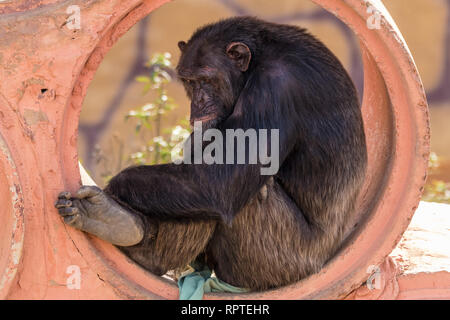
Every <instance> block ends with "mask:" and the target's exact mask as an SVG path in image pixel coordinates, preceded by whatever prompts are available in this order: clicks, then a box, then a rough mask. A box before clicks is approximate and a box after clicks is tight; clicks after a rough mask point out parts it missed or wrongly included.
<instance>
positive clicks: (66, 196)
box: [58, 191, 72, 199]
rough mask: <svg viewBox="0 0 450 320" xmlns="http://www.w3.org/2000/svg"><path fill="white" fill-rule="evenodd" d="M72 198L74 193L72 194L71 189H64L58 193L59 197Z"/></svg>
mask: <svg viewBox="0 0 450 320" xmlns="http://www.w3.org/2000/svg"><path fill="white" fill-rule="evenodd" d="M70 198H72V195H71V194H70V192H69V191H63V192H60V193H59V194H58V199H70Z"/></svg>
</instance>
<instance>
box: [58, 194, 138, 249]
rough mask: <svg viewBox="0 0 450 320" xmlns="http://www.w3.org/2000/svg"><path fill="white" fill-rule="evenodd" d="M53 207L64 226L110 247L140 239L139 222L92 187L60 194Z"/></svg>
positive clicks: (128, 244) (131, 244)
mask: <svg viewBox="0 0 450 320" xmlns="http://www.w3.org/2000/svg"><path fill="white" fill-rule="evenodd" d="M55 207H56V208H57V209H58V212H59V214H60V215H61V216H62V217H63V218H64V222H65V223H67V224H68V225H70V226H72V227H74V228H77V229H79V230H82V231H85V232H88V233H90V234H93V235H95V236H97V237H98V238H100V239H103V240H105V241H107V242H110V243H112V244H114V245H118V246H133V245H136V244H138V243H139V242H141V240H142V238H143V236H144V224H143V221H142V219H141V218H140V217H139V216H138V215H136V214H134V213H132V212H130V211H128V210H126V209H125V208H123V207H122V206H121V205H120V204H118V203H117V202H116V201H115V200H113V199H112V198H110V197H109V196H107V195H106V194H105V193H104V192H103V191H102V190H101V189H100V188H98V187H95V186H83V187H81V188H80V189H79V190H78V191H77V192H76V193H75V194H74V195H72V194H71V193H70V192H67V191H64V192H61V193H60V194H59V195H58V200H57V201H56V203H55Z"/></svg>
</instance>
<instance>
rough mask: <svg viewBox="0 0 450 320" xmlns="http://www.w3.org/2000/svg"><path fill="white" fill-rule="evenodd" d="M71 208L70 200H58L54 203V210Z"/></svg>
mask: <svg viewBox="0 0 450 320" xmlns="http://www.w3.org/2000/svg"><path fill="white" fill-rule="evenodd" d="M71 206H72V201H71V200H67V199H58V200H57V201H56V203H55V208H56V209H59V208H65V207H71Z"/></svg>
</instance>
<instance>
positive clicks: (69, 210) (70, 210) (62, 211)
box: [58, 207, 79, 217]
mask: <svg viewBox="0 0 450 320" xmlns="http://www.w3.org/2000/svg"><path fill="white" fill-rule="evenodd" d="M58 213H59V215H60V216H62V217H66V216H73V215H75V214H78V213H79V210H78V208H77V207H62V208H59V209H58Z"/></svg>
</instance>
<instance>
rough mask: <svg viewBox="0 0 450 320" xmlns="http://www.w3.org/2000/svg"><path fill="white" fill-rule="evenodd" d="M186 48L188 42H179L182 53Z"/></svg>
mask: <svg viewBox="0 0 450 320" xmlns="http://www.w3.org/2000/svg"><path fill="white" fill-rule="evenodd" d="M185 47H186V42H184V41H180V42H178V48H180V50H181V52H183V51H184V48H185Z"/></svg>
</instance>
